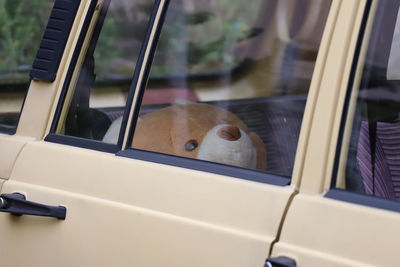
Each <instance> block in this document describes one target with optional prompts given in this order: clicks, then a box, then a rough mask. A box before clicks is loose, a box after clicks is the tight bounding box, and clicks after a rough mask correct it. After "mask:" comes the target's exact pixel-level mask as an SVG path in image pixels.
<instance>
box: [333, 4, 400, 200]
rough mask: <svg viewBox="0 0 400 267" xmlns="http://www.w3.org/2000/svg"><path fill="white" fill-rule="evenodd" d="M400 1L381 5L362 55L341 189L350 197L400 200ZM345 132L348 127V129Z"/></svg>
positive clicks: (351, 101)
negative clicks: (366, 196)
mask: <svg viewBox="0 0 400 267" xmlns="http://www.w3.org/2000/svg"><path fill="white" fill-rule="evenodd" d="M399 7H400V1H389V0H382V1H379V4H378V6H377V9H376V13H375V16H374V17H372V19H373V23H372V24H371V25H372V28H371V32H370V33H368V31H366V32H367V33H368V34H367V35H366V37H365V40H364V46H365V47H367V50H366V53H365V55H364V56H363V55H361V56H360V61H359V62H358V64H359V69H360V72H361V75H360V77H361V80H359V83H358V82H357V79H355V80H354V83H351V84H350V86H349V88H353V91H352V95H350V94H349V96H348V107H347V109H348V111H347V113H348V116H347V126H346V127H347V129H348V130H347V131H348V132H350V133H351V134H349V138H348V139H346V135H344V136H345V137H344V138H343V141H342V142H343V149H342V151H341V152H340V153H342V154H341V157H340V158H342V166H343V172H339V173H338V180H337V183H336V186H337V187H338V188H341V189H345V190H348V191H351V192H355V193H359V194H363V195H370V196H376V197H379V198H383V199H391V200H396V201H398V200H400V117H399V112H400V81H399V80H400V75H399V74H400V72H399V70H400V68H399V67H400V65H399V64H400V62H399V58H400V49H399V48H400V47H399V41H400V17H399ZM343 128H344V126H343Z"/></svg>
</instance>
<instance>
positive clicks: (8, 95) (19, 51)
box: [0, 0, 54, 126]
mask: <svg viewBox="0 0 400 267" xmlns="http://www.w3.org/2000/svg"><path fill="white" fill-rule="evenodd" d="M53 2H54V1H53V0H18V1H15V0H1V1H0V125H3V126H4V125H7V126H17V123H18V118H19V113H20V110H21V106H22V102H23V99H24V96H25V93H26V89H27V87H28V82H29V71H30V69H31V65H32V62H33V60H34V58H35V56H36V52H37V49H38V47H39V44H40V40H41V38H42V35H43V31H44V28H45V26H46V23H47V20H48V18H49V15H50V11H51V7H52V5H53Z"/></svg>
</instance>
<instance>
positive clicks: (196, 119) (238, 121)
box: [106, 0, 331, 176]
mask: <svg viewBox="0 0 400 267" xmlns="http://www.w3.org/2000/svg"><path fill="white" fill-rule="evenodd" d="M330 4H331V1H313V0H304V1H269V0H255V1H252V3H251V5H249V4H248V3H247V2H245V1H239V0H231V1H224V0H218V1H177V0H172V1H170V4H169V6H168V10H167V14H166V18H165V23H164V24H163V28H162V31H161V36H160V40H159V42H158V47H157V49H156V52H155V57H154V61H153V65H152V67H151V72H150V76H149V79H148V83H147V87H146V89H145V91H144V96H143V98H142V100H141V106H140V111H139V112H137V114H136V115H137V116H138V119H137V122H136V124H135V127H134V133H133V138H132V142H131V147H132V148H133V149H134V150H133V151H149V152H156V153H153V155H154V156H156V155H157V154H158V155H161V157H163V155H169V156H171V155H172V156H178V157H179V158H189V159H196V160H198V162H213V163H219V164H221V165H228V166H234V167H240V168H244V169H249V170H258V171H263V172H267V173H271V174H277V175H281V176H291V174H292V170H293V165H294V157H295V152H296V147H297V141H298V136H299V131H300V126H301V121H302V117H303V112H304V108H305V103H306V99H307V94H308V90H309V87H310V83H311V78H312V74H313V70H314V66H315V61H316V58H317V53H318V49H319V45H320V41H321V37H322V33H323V29H324V25H325V22H326V19H327V16H328V12H329V7H330ZM113 127H115V128H118V127H119V123H118V121H116V122H115V123H113V124H112V125H111V127H110V129H112V128H113ZM110 132H112V131H111V130H110ZM106 137H107V138H113V136H112V134H110V135H109V134H108V133H106ZM114 138H116V136H115V135H114ZM179 158H177V160H178V159H179ZM207 168H208V167H205V169H206V170H207Z"/></svg>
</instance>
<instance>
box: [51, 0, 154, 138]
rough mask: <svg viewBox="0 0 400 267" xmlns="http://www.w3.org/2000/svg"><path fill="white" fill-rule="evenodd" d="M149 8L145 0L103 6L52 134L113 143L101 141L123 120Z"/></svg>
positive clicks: (69, 82)
mask: <svg viewBox="0 0 400 267" xmlns="http://www.w3.org/2000/svg"><path fill="white" fill-rule="evenodd" d="M152 6H153V2H152V1H145V0H137V1H123V0H113V1H109V0H108V1H103V5H102V10H101V11H100V15H99V16H98V18H97V22H96V25H95V27H94V30H93V33H92V34H91V35H90V36H89V39H90V40H89V45H88V47H87V49H83V50H82V51H81V56H82V55H83V56H82V57H83V61H82V62H83V63H82V65H79V64H77V66H76V67H75V69H74V74H73V76H72V78H71V79H69V80H67V81H66V84H68V85H69V88H68V89H67V95H66V98H65V100H64V107H63V112H62V113H61V114H60V117H59V118H58V123H57V125H56V129H55V132H56V133H57V134H63V135H67V136H73V137H79V138H86V139H92V140H97V141H104V142H106V143H111V144H116V143H117V139H118V138H114V139H112V138H107V137H104V135H105V132H106V130H107V129H108V127H109V126H110V124H111V122H113V121H114V120H115V119H117V118H118V117H120V116H121V115H122V114H123V111H124V108H125V104H126V99H127V95H128V92H129V88H130V85H131V81H132V76H133V72H134V69H135V65H136V61H137V58H138V55H139V52H140V47H141V43H142V41H143V39H144V35H145V31H146V25H147V22H148V20H149V16H150V13H151V11H152ZM118 133H119V128H118V129H116V130H115V132H114V134H115V135H118Z"/></svg>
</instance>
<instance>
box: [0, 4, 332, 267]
mask: <svg viewBox="0 0 400 267" xmlns="http://www.w3.org/2000/svg"><path fill="white" fill-rule="evenodd" d="M72 2H73V3H75V4H76V9H73V10H72V11H71V10H70V14H72V15H70V17H68V18H69V19H71V18H72V22H73V23H72V24H71V25H70V29H69V30H68V31H67V33H68V34H67V36H66V37H68V38H66V37H65V36H64V38H65V46H64V47H63V49H62V50H61V53H60V51H58V55H60V58H59V61H58V64H56V65H57V67H56V68H55V69H54V68H52V66H53V65H52V64H47V65H46V64H45V66H50V67H49V69H46V70H43V69H42V67H41V66H43V65H40V64H39V63H40V61H41V60H44V59H43V57H42V56H43V55H44V54H46V53H45V52H46V49H47V48H46V47H44V50H43V49H42V48H43V47H42V46H41V47H40V48H41V49H42V50H39V52H38V56H37V57H36V59H35V61H34V64H33V71H32V72H31V76H32V78H33V79H32V82H31V86H30V90H29V93H28V95H27V97H26V101H25V105H24V108H23V110H22V113H21V118H20V121H19V124H18V128H17V130H16V135H15V136H12V137H10V138H9V139H10V142H12V141H14V140H18V138H25V137H27V138H32V140H27V141H25V143H24V145H23V148H22V147H21V149H20V151H18V153H17V152H15V154H16V155H15V158H16V160H15V163H14V164H13V167H12V170H10V175H9V177H6V178H8V179H7V180H6V181H5V182H4V184H3V187H2V189H1V192H2V193H3V195H2V199H3V200H5V201H6V202H8V204H4V202H2V203H3V204H2V206H3V207H2V209H1V211H4V212H10V213H13V214H6V213H2V214H0V225H1V228H0V235H1V237H2V242H1V245H0V251H1V252H0V258H1V264H2V265H4V266H27V265H29V266H107V265H113V266H155V265H166V266H187V265H191V266H262V265H263V264H264V262H265V260H266V259H267V258H268V256H269V252H270V249H271V248H272V244H273V243H274V242H275V238H276V236H277V233H278V232H279V231H280V227H281V223H282V218H284V215H285V212H286V210H287V208H288V205H289V203H290V200H291V198H292V197H293V195H294V194H295V192H296V190H297V187H298V185H299V181H300V176H299V174H300V170H301V169H302V168H303V161H304V158H305V155H304V153H303V152H302V151H303V150H304V149H306V147H307V143H306V139H307V138H306V137H307V135H308V130H309V126H310V124H311V122H312V120H313V118H312V115H313V114H312V111H313V110H314V108H315V105H316V102H315V99H316V95H317V93H318V89H319V79H320V77H321V73H322V69H323V66H324V60H325V59H324V58H325V56H326V54H327V44H328V42H329V40H330V38H331V34H332V31H331V30H327V31H325V33H324V37H323V41H322V45H321V46H320V42H321V38H322V34H323V32H324V29H325V28H324V25H325V22H326V20H327V17H328V14H329V16H330V17H329V18H330V19H329V20H328V22H327V25H328V28H330V27H331V26H332V23H333V21H335V19H334V18H335V17H336V15H337V12H338V9H339V5H338V4H337V2H338V1H333V4H332V6H331V3H330V1H326V2H325V3H324V4H319V11H320V12H313V8H312V7H313V6H314V4H315V3H317V2H319V1H311V0H309V1H303V2H301V3H296V4H293V2H290V1H284V2H280V1H279V2H278V1H258V2H257V3H255V4H254V6H250V5H247V4H245V3H241V1H237V2H235V3H234V5H233V6H231V5H232V3H229V4H227V3H225V2H224V1H219V2H218V3H211V4H209V5H206V4H205V3H196V4H195V3H194V2H193V3H192V2H188V3H183V2H180V1H164V0H160V1H155V2H154V4H153V3H152V4H151V5H149V3H148V2H146V1H138V2H134V3H131V2H126V1H111V2H110V1H96V0H92V1H90V0H87V1H84V0H82V1H72ZM65 5H67V3H66V2H65V1H62V0H57V1H56V3H55V8H54V9H53V11H52V15H51V16H50V18H51V19H52V18H53V20H55V21H58V20H60V19H62V18H60V17H57V14H59V13H63V12H65V11H66V6H65ZM67 6H68V5H67ZM293 10H294V11H293ZM242 11H245V12H242ZM67 13H68V12H67ZM133 14H134V15H133ZM241 14H244V15H241ZM221 20H222V24H221ZM300 26H302V27H300ZM54 27H55V28H54ZM54 31H55V32H63V31H60V29H58V30H57V26H55V25H51V24H50V26H49V25H48V26H47V28H46V32H45V37H44V39H43V40H42V44H43V42H48V41H49V40H51V39H52V38H53V37H54V36H53V37H51V36H47V37H46V34H55V33H54ZM117 33H118V34H117ZM160 35H161V36H160ZM205 37H207V38H205ZM202 38H203V39H202ZM116 40H117V41H118V40H120V41H119V42H117V41H116ZM157 45H158V46H157ZM317 55H318V58H317ZM48 60H52V59H51V58H50V59H48ZM56 61H57V60H56ZM38 62H39V63H38ZM35 63H37V64H35ZM152 63H153V64H152ZM38 64H39V65H38ZM38 66H39V67H38ZM314 66H315V72H313V70H314ZM53 67H54V66H53ZM50 74H51V75H50ZM311 78H312V80H311ZM306 101H307V103H306ZM193 106H195V107H196V108H197V107H201V108H204V110H205V111H204V112H194V115H193V114H192V113H190V112H191V111H190V110H191V109H190V107H193ZM171 109H173V111H174V112H173V114H174V116H172V117H168V116H167V117H164V119H163V120H156V121H154V122H153V123H152V124H151V126H160V125H161V126H162V127H161V126H160V127H159V128H156V129H157V130H154V129H153V128H150V129H152V130H148V131H147V132H146V131H145V134H144V135H143V134H141V132H140V129H142V128H140V127H142V126H141V124H142V123H144V122H145V121H146V120H149V119H148V118H149V117H151V116H155V115H153V114H160V113H167V112H170V111H171ZM210 110H212V111H213V112H214V113H208V112H209V111H210ZM157 112H158V113H157ZM189 114H192V115H193V116H194V117H190V116H189ZM204 114H206V116H205V117H204ZM207 114H214V115H213V116H210V115H207ZM303 114H304V119H303ZM202 116H203V117H202ZM198 117H200V118H202V120H204V121H207V123H209V121H211V124H213V125H220V124H222V125H226V124H228V123H232V125H231V126H230V127H229V129H232V128H235V129H236V130H235V131H236V132H235V133H237V132H239V137H235V136H237V135H236V134H231V132H229V131H228V130H226V131H228V139H232V138H233V139H235V140H233V141H237V138H242V137H243V138H247V139H246V140H247V141H243V142H244V144H246V145H244V147H245V148H244V149H242V150H235V151H238V152H235V153H236V154H235V153H231V154H230V155H226V154H218V156H216V157H214V158H209V157H205V158H201V157H191V156H189V154H188V152H191V151H194V150H196V149H197V148H200V147H204V146H202V145H203V142H202V140H203V139H201V140H200V139H197V137H196V138H192V137H191V133H193V132H194V133H195V134H197V133H198V132H199V131H202V130H203V128H204V127H197V128H195V129H196V130H195V131H192V128H191V127H193V126H192V125H197V124H192V118H194V119H196V118H198ZM189 118H190V119H189ZM194 119H193V120H194ZM166 121H168V122H169V123H170V125H171V124H172V126H171V127H172V128H173V129H174V131H173V130H171V133H172V132H174V133H177V135H172V134H170V139H171V140H173V141H174V142H176V143H179V142H182V140H181V139H179V137H180V136H184V137H185V138H189V139H188V142H186V139H184V140H185V141H184V142H183V144H184V146H183V149H184V150H185V151H186V152H185V153H186V154H183V155H182V154H179V153H178V152H177V151H178V150H177V149H176V150H165V149H162V148H160V146H157V147H154V146H153V147H151V146H150V148H149V147H148V146H145V141H143V139H141V138H142V137H147V138H150V140H151V142H150V144H153V143H155V142H156V141H158V140H161V137H160V136H163V134H165V132H166V131H168V130H166V129H169V128H163V127H167V126H163V125H164V124H166V123H165V122H166ZM232 121H234V122H232ZM197 123H198V122H197ZM235 123H236V124H235ZM233 124H235V125H233ZM182 125H184V127H181V126H182ZM300 129H301V132H300ZM224 133H226V132H224ZM204 135H206V134H205V133H203V137H204ZM207 135H208V134H207ZM223 135H224V134H223ZM177 136H178V137H177ZM196 136H197V135H196ZM224 136H225V137H226V135H224ZM204 138H206V137H204ZM11 140H12V141H11ZM137 140H139V141H137ZM153 140H154V141H153ZM241 140H242V139H241ZM225 141H232V140H225ZM225 141H221V142H220V143H224V142H225ZM246 142H247V143H246ZM225 143H226V142H225ZM297 143H299V146H297ZM7 144H8V142H6V144H5V145H2V146H3V147H4V148H7V147H6V145H7ZM161 144H164V143H161ZM3 147H2V149H1V150H2V151H4V150H3ZM222 147H223V148H225V147H226V146H222ZM213 148H214V147H213V146H211V149H208V150H212V149H213ZM235 149H236V148H235ZM221 150H222V149H217V152H220V151H221ZM244 150H246V151H247V150H248V151H250V152H249V153H250V154H244V155H248V156H246V157H244V158H241V157H239V159H236V158H235V157H234V158H235V159H232V161H227V160H226V159H227V158H229V157H228V156H231V155H241V153H244ZM265 151H266V152H265ZM296 151H297V152H296ZM296 153H297V157H296V158H295V154H296ZM199 154H200V152H199ZM265 154H266V156H265ZM247 157H252V160H251V161H248V160H247ZM265 157H266V158H267V159H266V162H265ZM243 162H244V163H243ZM15 193H19V195H17V194H15ZM21 195H23V196H24V197H25V198H26V200H27V201H29V202H22V203H23V204H21V199H17V200H15V198H18V197H19V198H21ZM32 202H33V203H32ZM35 203H36V204H35ZM37 204H43V205H48V206H51V208H52V210H53V211H54V209H56V210H61V212H62V211H66V213H65V218H64V214H63V215H62V216H59V215H58V213H57V212H55V213H54V212H51V211H50V212H49V213H47V214H46V215H50V217H42V216H33V215H34V214H33V215H32V213H36V211H32V210H35V209H36V207H37V206H38V205H37ZM21 205H22V206H21ZM13 208H18V210H17V211H16V210H13ZM56 213H57V214H56ZM29 214H31V215H29ZM15 215H22V216H15ZM42 215H43V214H42ZM57 216H58V219H57V218H52V217H57Z"/></svg>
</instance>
